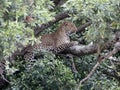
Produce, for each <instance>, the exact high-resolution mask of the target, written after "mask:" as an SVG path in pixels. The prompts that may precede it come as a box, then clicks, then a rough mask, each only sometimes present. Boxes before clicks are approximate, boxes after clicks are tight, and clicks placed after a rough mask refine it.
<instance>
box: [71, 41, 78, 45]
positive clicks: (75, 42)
mask: <svg viewBox="0 0 120 90" xmlns="http://www.w3.org/2000/svg"><path fill="white" fill-rule="evenodd" d="M71 43H72V44H73V45H78V44H79V43H78V41H71Z"/></svg>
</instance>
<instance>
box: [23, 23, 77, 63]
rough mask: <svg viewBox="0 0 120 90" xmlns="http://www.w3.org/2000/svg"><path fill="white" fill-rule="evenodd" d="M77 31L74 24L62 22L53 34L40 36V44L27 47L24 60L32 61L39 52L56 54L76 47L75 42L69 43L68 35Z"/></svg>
mask: <svg viewBox="0 0 120 90" xmlns="http://www.w3.org/2000/svg"><path fill="white" fill-rule="evenodd" d="M77 31H78V30H77V27H76V26H75V24H74V23H72V22H70V21H64V22H63V23H62V24H61V25H60V26H59V27H58V28H57V30H56V31H55V32H53V33H50V34H45V35H42V36H41V39H40V43H37V44H34V45H31V46H29V48H27V50H26V53H25V55H24V59H25V60H26V61H34V57H35V54H36V52H37V53H39V52H41V50H47V51H51V52H53V53H54V54H57V53H60V52H62V51H64V50H65V49H66V48H69V47H71V46H74V45H77V44H78V42H77V41H70V35H71V34H73V33H76V32H77Z"/></svg>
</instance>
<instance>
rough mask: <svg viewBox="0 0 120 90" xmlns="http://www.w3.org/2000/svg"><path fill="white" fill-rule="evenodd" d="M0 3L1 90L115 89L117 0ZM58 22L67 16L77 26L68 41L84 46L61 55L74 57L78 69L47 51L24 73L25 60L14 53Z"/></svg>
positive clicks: (119, 34) (119, 45)
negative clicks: (75, 32)
mask: <svg viewBox="0 0 120 90" xmlns="http://www.w3.org/2000/svg"><path fill="white" fill-rule="evenodd" d="M52 1H54V2H52ZM59 2H62V4H59ZM54 3H55V5H54ZM57 4H58V5H57ZM0 7H1V11H0V16H1V17H0V29H1V31H0V41H1V44H0V57H1V65H0V66H1V68H0V73H1V77H0V79H1V83H0V86H1V87H2V88H3V85H5V84H6V83H5V82H8V83H9V85H8V89H9V88H12V89H40V90H49V89H50V90H56V89H58V90H64V89H65V90H67V89H68V90H70V89H75V88H77V89H79V88H81V89H82V90H91V89H101V90H104V89H108V88H109V89H110V90H114V89H116V90H117V89H118V90H119V89H120V88H119V86H118V83H120V82H119V81H120V75H119V66H120V62H119V56H120V55H119V52H120V15H119V13H120V8H119V7H120V1H119V0H99V1H98V0H89V1H86V0H66V1H65V2H63V0H58V2H57V1H56V2H55V0H17V1H16V0H10V1H9V0H1V1H0ZM63 11H64V13H60V12H63ZM57 13H59V14H58V15H56V16H55V14H57ZM60 20H70V21H73V22H74V23H75V24H76V26H78V32H77V34H76V35H74V36H72V37H71V39H73V40H77V41H79V42H80V43H83V44H84V45H77V46H73V47H70V48H68V49H66V50H65V51H64V52H63V53H62V54H64V55H65V54H66V53H71V54H73V55H74V57H73V58H72V59H74V61H75V66H76V68H77V70H78V73H72V71H71V70H70V68H71V67H70V61H69V60H68V59H70V58H68V59H67V58H65V57H64V56H55V55H54V54H52V53H49V52H46V53H44V55H43V57H39V58H37V60H38V61H37V62H36V63H35V66H34V67H33V68H32V69H31V70H28V71H26V63H25V62H24V60H22V58H16V57H17V56H18V55H20V56H22V55H24V47H27V45H28V44H34V43H35V42H36V41H37V40H39V36H40V34H41V33H48V32H53V28H56V27H57V26H58V24H59V23H58V22H59V21H60ZM35 37H36V38H35ZM112 41H114V42H112ZM90 42H92V43H93V44H89V43H90ZM111 42H112V43H111ZM76 48H77V49H76ZM21 50H22V51H21ZM15 51H17V53H16V52H15ZM18 51H19V52H18ZM94 53H96V54H94ZM89 54H91V55H89ZM9 56H10V57H11V56H12V57H15V59H16V60H15V61H14V63H12V62H13V58H12V59H10V60H7V59H9ZM109 57H111V58H109ZM114 58H115V59H114ZM70 60H71V59H70ZM97 60H98V61H97ZM4 61H5V64H3V63H2V62H4ZM102 61H104V62H103V63H102V65H100V64H101V62H102ZM96 62H97V63H96ZM116 62H117V63H116ZM11 63H12V64H11ZM89 63H91V64H89ZM94 65H95V66H94ZM98 66H100V67H99V68H98V69H97V70H96V68H97V67H98ZM88 67H89V68H88ZM92 67H93V69H92ZM91 69H92V70H91ZM95 70H96V72H95V73H94V74H93V72H94V71H95ZM3 71H5V74H4V73H3ZM89 72H90V73H89ZM86 76H87V77H86ZM85 77H86V78H85ZM109 77H112V79H111V78H109ZM88 79H89V80H88ZM114 79H115V81H114ZM86 80H88V81H87V82H86ZM84 82H85V83H84ZM108 82H111V84H107V83H108ZM114 86H116V87H117V88H116V87H114Z"/></svg>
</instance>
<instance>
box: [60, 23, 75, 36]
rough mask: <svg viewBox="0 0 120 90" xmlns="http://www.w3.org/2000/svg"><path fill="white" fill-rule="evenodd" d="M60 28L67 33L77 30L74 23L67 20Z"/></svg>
mask: <svg viewBox="0 0 120 90" xmlns="http://www.w3.org/2000/svg"><path fill="white" fill-rule="evenodd" d="M62 28H63V29H64V31H65V33H66V34H67V35H70V34H71V33H76V32H77V27H76V26H75V24H74V23H72V22H69V21H65V22H63V23H62Z"/></svg>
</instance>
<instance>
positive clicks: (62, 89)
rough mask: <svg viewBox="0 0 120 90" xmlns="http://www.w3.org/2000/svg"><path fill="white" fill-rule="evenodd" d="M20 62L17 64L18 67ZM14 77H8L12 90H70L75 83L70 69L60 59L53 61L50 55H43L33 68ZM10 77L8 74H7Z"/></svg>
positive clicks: (53, 57) (53, 58) (52, 56)
mask: <svg viewBox="0 0 120 90" xmlns="http://www.w3.org/2000/svg"><path fill="white" fill-rule="evenodd" d="M18 63H21V62H17V63H16V66H14V67H19V66H21V64H18ZM19 69H21V70H22V71H21V72H20V73H18V74H15V75H14V76H11V77H10V76H9V77H10V81H11V88H12V89H22V90H23V89H25V90H33V89H34V90H72V89H73V88H74V87H75V85H76V81H75V80H74V77H73V74H72V72H71V70H70V68H68V67H66V66H65V65H64V64H63V62H61V60H60V59H55V56H54V55H53V54H51V53H47V54H45V55H44V58H41V59H39V60H38V61H37V62H35V63H34V67H32V68H29V69H25V70H23V67H21V68H19ZM9 75H10V73H9Z"/></svg>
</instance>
